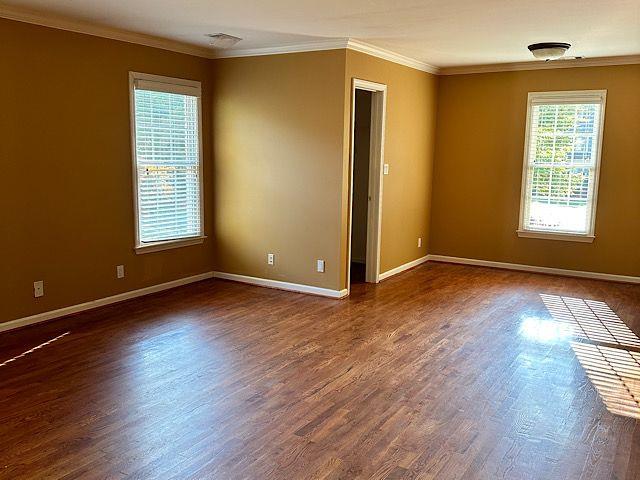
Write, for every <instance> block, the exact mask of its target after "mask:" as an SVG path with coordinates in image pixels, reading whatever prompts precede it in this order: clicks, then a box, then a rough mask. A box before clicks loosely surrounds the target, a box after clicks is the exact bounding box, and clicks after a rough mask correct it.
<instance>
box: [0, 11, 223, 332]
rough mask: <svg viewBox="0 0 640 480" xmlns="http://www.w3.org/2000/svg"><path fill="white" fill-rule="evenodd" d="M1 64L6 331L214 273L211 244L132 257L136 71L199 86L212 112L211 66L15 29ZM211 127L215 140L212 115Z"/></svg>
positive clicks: (207, 164)
mask: <svg viewBox="0 0 640 480" xmlns="http://www.w3.org/2000/svg"><path fill="white" fill-rule="evenodd" d="M0 59H1V62H2V65H3V69H2V74H1V75H0V104H1V105H2V114H0V131H2V140H1V141H0V161H1V163H2V179H3V181H2V188H1V189H0V205H2V216H1V221H0V252H2V261H1V262H0V278H1V279H2V280H0V282H1V284H0V322H2V321H6V320H11V319H15V318H20V317H24V316H27V315H32V314H36V313H40V312H43V311H48V310H53V309H56V308H61V307H65V306H69V305H74V304H77V303H81V302H86V301H89V300H93V299H97V298H102V297H106V296H109V295H114V294H117V293H120V292H124V291H127V290H134V289H137V288H141V287H145V286H148V285H154V284H158V283H162V282H166V281H169V280H174V279H177V278H182V277H186V276H189V275H194V274H198V273H202V272H207V271H210V270H212V267H213V248H212V247H211V245H210V242H208V241H206V242H205V243H204V244H203V245H198V246H192V247H187V248H181V249H176V250H169V251H165V252H160V253H150V254H145V255H136V254H135V253H134V250H133V246H134V218H133V199H132V174H131V136H130V135H131V134H130V129H129V90H128V89H129V84H128V72H129V71H130V70H135V71H140V72H147V73H154V74H159V75H168V76H175V77H181V78H188V79H193V80H200V81H203V82H204V83H203V96H204V98H203V104H204V105H209V104H210V95H211V93H210V92H211V89H210V86H209V82H208V80H207V79H208V74H209V63H208V61H207V60H204V59H199V58H196V57H191V56H187V55H181V54H176V53H171V52H167V51H163V50H158V49H153V48H147V47H142V46H137V45H133V44H129V43H123V42H117V41H112V40H107V39H102V38H98V37H92V36H88V35H80V34H75V33H70V32H65V31H61V30H54V29H49V28H44V27H39V26H34V25H28V24H25V23H18V22H12V21H8V20H0ZM203 122H204V130H205V131H206V132H209V131H210V130H211V127H210V111H209V109H204V111H203ZM210 143H211V142H210V135H205V136H204V177H205V198H206V199H207V200H206V201H205V205H204V207H205V216H206V233H207V234H208V235H211V233H212V232H211V228H210V227H211V225H212V208H211V207H212V203H211V202H210V201H209V199H210V198H211V181H210V179H211V178H212V168H211V155H210ZM118 264H124V265H125V267H126V278H124V279H122V280H118V279H116V265H118ZM35 280H44V282H45V296H44V297H42V298H38V299H35V298H34V297H33V282H34V281H35Z"/></svg>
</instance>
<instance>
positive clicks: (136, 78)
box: [129, 72, 207, 254]
mask: <svg viewBox="0 0 640 480" xmlns="http://www.w3.org/2000/svg"><path fill="white" fill-rule="evenodd" d="M136 84H138V85H143V86H144V89H146V90H155V91H159V92H168V93H180V94H185V95H194V96H196V97H197V98H198V171H199V173H200V175H199V179H198V180H199V183H200V234H199V235H197V236H192V237H182V238H176V239H175V240H162V241H158V242H141V241H140V230H139V218H138V169H137V157H136V110H135V87H136ZM129 118H130V123H131V155H132V156H131V160H132V161H131V166H132V172H133V209H134V225H135V252H136V253H137V254H142V253H152V252H159V251H162V250H169V249H172V248H180V247H186V246H189V245H197V244H200V243H203V242H204V240H205V239H206V238H207V236H206V235H205V234H204V175H203V160H202V84H201V83H200V82H198V81H195V80H185V79H181V78H173V77H163V76H161V75H152V74H149V73H140V72H129Z"/></svg>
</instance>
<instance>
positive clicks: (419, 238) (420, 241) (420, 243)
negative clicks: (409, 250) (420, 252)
mask: <svg viewBox="0 0 640 480" xmlns="http://www.w3.org/2000/svg"><path fill="white" fill-rule="evenodd" d="M421 246H422V237H418V248H420V247H421Z"/></svg>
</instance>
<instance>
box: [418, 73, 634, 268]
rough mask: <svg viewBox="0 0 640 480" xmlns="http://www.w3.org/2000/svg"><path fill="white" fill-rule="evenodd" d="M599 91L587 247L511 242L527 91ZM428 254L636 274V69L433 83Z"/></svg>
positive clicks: (448, 79)
mask: <svg viewBox="0 0 640 480" xmlns="http://www.w3.org/2000/svg"><path fill="white" fill-rule="evenodd" d="M582 89H607V90H608V94H607V106H606V116H605V126H604V139H603V145H602V164H601V176H600V188H599V195H598V207H597V217H596V230H595V235H596V239H595V241H594V242H593V243H592V244H588V243H574V242H562V241H553V240H540V239H528V238H518V237H517V235H516V229H517V227H518V215H519V203H520V182H521V175H522V159H523V149H524V146H523V145H524V133H525V116H526V104H527V93H528V92H533V91H552V90H582ZM438 105H439V110H438V133H437V148H436V159H437V160H436V165H435V172H434V190H433V211H432V222H431V248H430V252H429V253H434V254H441V255H451V256H458V257H468V258H477V259H486V260H494V261H501V262H512V263H522V264H530V265H538V266H547V267H557V268H567V269H575V270H585V271H593V272H605V273H614V274H623V275H640V253H639V252H640V250H639V249H638V238H640V200H639V198H640V197H639V192H640V160H639V158H640V157H639V154H638V152H640V135H638V132H640V66H639V65H629V66H616V67H598V68H571V69H556V70H538V71H522V72H508V73H490V74H476V75H459V76H445V77H441V80H440V93H439V98H438Z"/></svg>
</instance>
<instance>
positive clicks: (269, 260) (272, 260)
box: [267, 253, 276, 265]
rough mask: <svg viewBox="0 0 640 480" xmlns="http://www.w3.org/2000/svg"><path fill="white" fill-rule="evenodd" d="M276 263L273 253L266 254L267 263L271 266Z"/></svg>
mask: <svg viewBox="0 0 640 480" xmlns="http://www.w3.org/2000/svg"><path fill="white" fill-rule="evenodd" d="M275 262H276V256H275V254H273V253H267V263H268V264H269V265H273V264H274V263H275Z"/></svg>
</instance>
